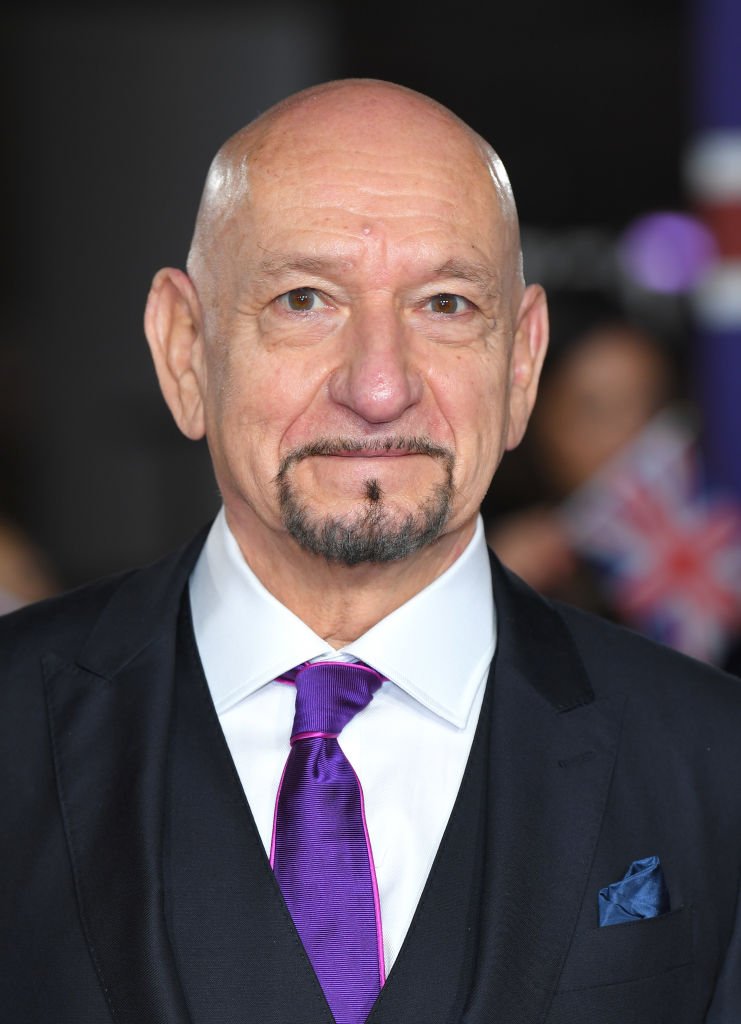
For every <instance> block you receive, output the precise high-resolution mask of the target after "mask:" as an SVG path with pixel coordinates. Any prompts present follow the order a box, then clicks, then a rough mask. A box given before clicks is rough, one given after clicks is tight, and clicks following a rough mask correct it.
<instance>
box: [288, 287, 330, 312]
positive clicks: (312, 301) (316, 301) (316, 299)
mask: <svg viewBox="0 0 741 1024" xmlns="http://www.w3.org/2000/svg"><path fill="white" fill-rule="evenodd" d="M276 301H278V302H279V303H280V304H281V306H285V307H286V309H290V310H291V312H292V313H310V312H312V311H313V310H316V309H322V308H323V307H324V306H326V302H324V300H323V299H322V297H321V295H319V293H318V292H317V291H316V290H315V289H314V288H292V289H291V290H290V292H284V293H283V295H279V296H278V298H277V300H276Z"/></svg>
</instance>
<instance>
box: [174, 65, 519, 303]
mask: <svg viewBox="0 0 741 1024" xmlns="http://www.w3.org/2000/svg"><path fill="white" fill-rule="evenodd" d="M353 160H354V161H355V163H357V161H358V160H360V161H365V162H366V163H368V165H369V166H368V174H369V178H371V177H372V176H373V172H374V171H380V179H381V187H383V180H382V179H383V176H384V169H385V168H388V171H389V175H388V180H389V186H391V172H393V171H401V173H402V176H403V185H402V191H401V192H400V194H399V196H398V202H399V204H403V203H404V202H405V201H406V200H407V199H409V198H410V197H411V196H412V193H413V192H414V191H415V190H417V192H418V194H419V195H422V196H423V195H424V192H425V188H426V184H427V180H428V179H429V177H430V175H434V174H435V173H436V172H437V171H438V170H439V169H440V168H444V167H447V168H448V170H449V172H450V173H451V174H452V175H454V176H455V177H456V178H457V181H458V194H459V202H460V204H461V205H462V206H463V205H465V204H466V203H469V204H473V205H475V206H476V207H477V209H476V213H475V215H476V216H477V217H483V218H484V220H485V222H489V223H490V226H491V230H492V232H496V233H497V234H498V235H499V236H500V237H499V243H500V248H501V252H502V270H503V271H504V278H505V280H503V281H502V286H503V287H506V288H507V289H508V290H510V291H511V292H512V298H513V300H514V301H515V302H517V301H518V300H519V296H520V294H521V291H522V288H523V281H522V260H521V254H520V241H519V229H518V221H517V211H516V208H515V202H514V198H513V195H512V189H511V186H510V183H509V179H508V177H507V173H506V170H505V168H504V165H503V164H502V162H501V160H500V159H499V157H498V156H497V154H496V153H495V151H494V150H493V149H492V147H491V146H490V145H489V143H488V142H486V141H485V140H484V139H482V138H481V136H480V135H478V134H477V133H476V132H474V131H473V130H472V129H471V128H470V127H469V126H468V125H466V124H465V123H464V122H463V121H461V120H460V118H458V117H456V115H455V114H453V113H452V112H451V111H450V110H448V109H447V108H446V107H444V106H442V105H441V104H439V103H437V102H436V101H435V100H432V99H430V98H429V97H427V96H423V95H422V94H421V93H417V92H414V91H413V90H411V89H407V88H404V87H403V86H399V85H394V84H392V83H389V82H381V81H374V80H371V79H348V80H341V81H335V82H328V83H325V84H322V85H318V86H314V87H312V88H310V89H306V90H304V91H302V92H299V93H296V94H295V95H293V96H290V97H288V98H287V99H285V100H283V101H281V102H280V103H278V104H276V105H275V106H274V107H271V108H270V109H269V110H267V111H266V112H265V113H263V114H262V115H260V117H258V118H257V119H256V120H254V121H252V122H251V123H250V124H248V125H247V126H246V127H244V128H242V129H241V130H240V131H238V132H237V133H236V134H235V135H233V136H232V137H231V138H230V139H228V140H227V141H226V142H225V143H224V145H223V146H222V147H221V149H220V150H219V152H218V153H217V154H216V157H215V158H214V160H213V162H212V164H211V168H210V170H209V173H208V176H207V179H206V184H205V188H204V191H203V196H202V199H201V204H200V207H199V210H198V216H197V220H196V227H195V233H194V236H193V241H192V244H191V249H190V253H189V257H188V272H189V274H190V276H191V278H192V280H193V282H194V284H195V285H196V288H197V290H198V292H199V295H200V297H201V301H202V304H203V306H204V313H205V314H206V316H207V317H208V315H209V314H210V313H211V312H213V311H217V312H218V311H219V310H220V309H221V308H222V307H223V304H224V301H225V286H228V285H229V284H230V283H231V280H232V277H233V274H234V271H235V268H236V267H238V266H239V264H240V263H241V262H242V255H243V249H244V246H245V245H249V243H250V221H251V218H250V215H249V214H250V210H251V208H252V207H253V206H254V204H255V203H256V202H257V200H258V198H259V197H260V195H262V194H264V192H265V191H266V189H267V190H269V189H270V188H271V186H275V187H276V188H278V187H280V186H283V187H284V189H285V188H286V187H289V186H290V185H291V184H294V185H295V187H296V189H298V190H300V189H302V187H303V185H302V183H303V180H304V175H305V173H306V170H307V167H308V166H309V165H312V166H313V167H314V168H316V169H318V170H319V171H320V173H321V170H322V168H323V169H324V172H325V174H326V184H327V196H326V198H325V200H323V201H325V202H326V203H327V205H328V206H330V205H332V204H333V203H340V202H342V201H345V202H346V204H347V207H348V213H349V214H352V212H353V209H352V207H353V200H352V197H351V196H350V195H349V193H348V191H347V188H346V187H345V188H343V183H344V184H345V185H346V182H343V179H344V178H346V174H345V171H346V169H347V165H348V164H350V163H352V162H353ZM377 180H378V177H375V178H373V187H377V185H376V181H377ZM395 180H396V181H397V182H398V178H397V179H395ZM397 187H398V186H397ZM226 301H228V300H226Z"/></svg>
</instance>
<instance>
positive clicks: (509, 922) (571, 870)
mask: <svg viewBox="0 0 741 1024" xmlns="http://www.w3.org/2000/svg"><path fill="white" fill-rule="evenodd" d="M494 592H495V601H496V607H497V613H498V621H499V639H498V652H497V657H496V664H495V666H494V668H493V669H492V671H493V673H494V674H493V679H492V680H490V682H492V683H493V687H494V690H493V699H494V704H493V721H492V743H491V754H490V758H491V774H490V792H489V815H488V817H489V825H488V837H487V844H486V847H487V848H486V858H487V864H486V867H485V871H484V878H485V883H484V884H485V891H484V900H483V906H484V916H483V921H482V930H481V945H480V950H479V960H478V965H477V970H476V975H475V981H474V986H473V989H472V995H471V999H470V1001H469V1004H468V1008H467V1011H466V1013H465V1014H464V1017H463V1020H464V1021H465V1022H471V1024H473V1022H479V1021H481V1022H483V1021H489V1020H490V1019H491V1018H492V1013H495V1014H496V1017H497V1019H498V1020H503V1021H509V1020H512V1021H515V1020H516V1021H517V1022H518V1024H536V1022H542V1021H544V1020H545V1018H546V1015H547V1013H548V1008H549V1006H550V1003H551V1000H552V998H553V994H554V992H555V989H556V986H557V983H558V978H559V974H560V971H561V968H562V965H563V962H564V959H565V956H566V954H567V952H568V948H569V944H570V941H571V936H572V934H573V931H574V928H575V925H576V921H577V917H578V914H579V910H580V908H581V904H582V900H583V897H584V888H585V885H586V881H587V877H588V872H589V866H590V863H591V860H592V857H593V854H594V849H595V845H596V842H597V838H598V835H599V829H600V823H601V821H602V817H603V813H604V807H605V803H606V799H607V792H608V786H609V782H610V777H611V772H612V767H613V763H614V759H615V754H616V749H617V742H618V734H619V728H620V719H621V713H622V701H621V700H620V699H615V700H609V701H608V700H603V699H600V700H597V699H595V696H594V693H593V691H592V689H591V686H590V684H589V680H588V679H587V677H586V673H585V670H584V667H583V665H582V663H581V659H580V657H579V654H578V652H577V650H576V648H575V645H574V641H573V639H572V637H571V635H570V633H569V632H568V630H567V629H566V626H565V624H564V623H563V620H562V619H561V618H560V616H559V615H558V613H557V612H556V611H555V609H554V608H553V607H552V606H551V605H550V604H549V603H548V602H546V601H544V600H543V599H541V598H540V597H538V596H537V595H536V594H535V593H534V592H533V591H531V590H530V589H529V588H527V587H525V585H524V584H522V583H521V582H520V581H518V580H516V579H515V578H514V577H510V576H509V575H508V574H505V573H503V571H502V570H501V568H500V567H498V566H497V565H495V566H494Z"/></svg>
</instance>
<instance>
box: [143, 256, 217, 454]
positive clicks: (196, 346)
mask: <svg viewBox="0 0 741 1024" xmlns="http://www.w3.org/2000/svg"><path fill="white" fill-rule="evenodd" d="M202 324H203V319H202V316H201V304H200V302H199V299H198V293H197V292H196V290H195V288H194V287H193V284H192V282H191V280H190V278H189V277H188V275H187V274H185V273H183V271H182V270H175V269H174V268H172V267H165V268H164V269H162V270H159V271H158V272H157V273H156V274H155V277H154V280H153V281H152V287H151V289H150V291H149V297H148V298H147V308H146V310H145V313H144V332H145V334H146V336H147V341H148V342H149V348H150V351H151V353H152V359H153V360H154V366H155V370H156V371H157V379H158V380H159V383H160V388H161V390H162V394H163V395H164V398H165V401H166V402H167V404H168V406H169V408H170V412H171V413H172V415H173V418H174V419H175V422H176V423H177V425H178V427H179V428H180V429H181V430H182V432H183V433H184V434H185V436H186V437H189V438H190V439H191V440H192V441H197V440H198V439H199V438H201V437H203V435H204V434H205V432H206V419H205V412H204V398H205V393H206V359H205V352H204V350H203V346H204V338H203V328H202Z"/></svg>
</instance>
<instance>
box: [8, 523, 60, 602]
mask: <svg viewBox="0 0 741 1024" xmlns="http://www.w3.org/2000/svg"><path fill="white" fill-rule="evenodd" d="M58 591H59V585H58V583H57V581H56V580H55V578H54V575H53V573H52V571H51V568H50V566H49V565H48V562H47V559H46V558H45V556H44V554H43V553H42V551H41V550H40V549H39V548H38V546H37V545H35V544H34V543H33V542H32V541H31V539H30V538H29V537H28V536H27V535H26V533H25V532H24V531H23V530H22V529H21V528H20V527H19V526H18V525H17V524H16V523H13V522H11V521H10V520H8V519H0V615H4V614H5V613H6V612H11V611H15V609H16V608H22V607H23V605H25V604H30V603H31V602H32V601H41V600H42V599H43V598H45V597H51V596H52V595H53V594H56V593H58Z"/></svg>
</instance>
